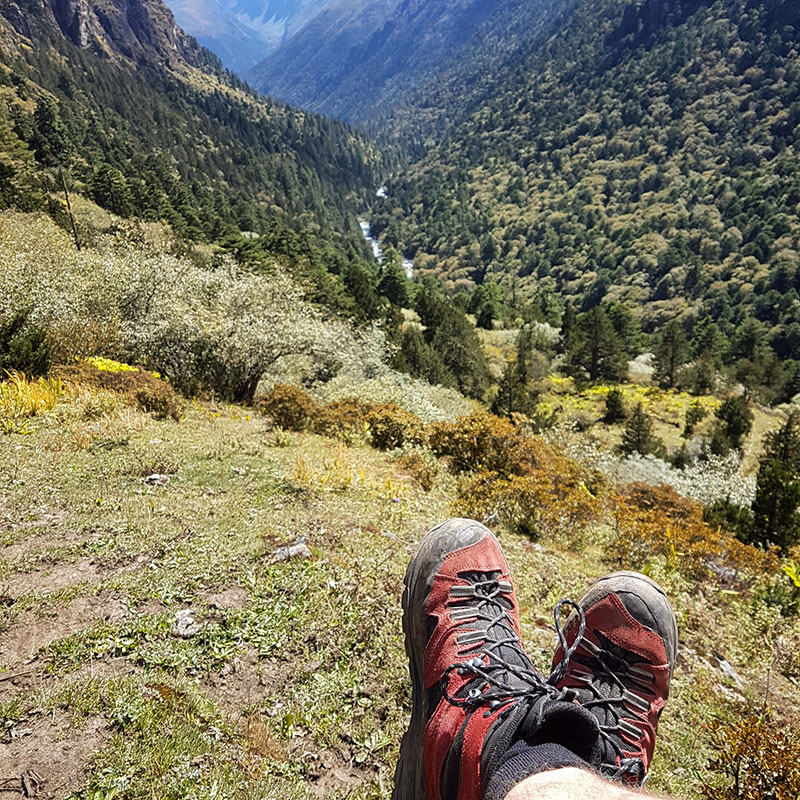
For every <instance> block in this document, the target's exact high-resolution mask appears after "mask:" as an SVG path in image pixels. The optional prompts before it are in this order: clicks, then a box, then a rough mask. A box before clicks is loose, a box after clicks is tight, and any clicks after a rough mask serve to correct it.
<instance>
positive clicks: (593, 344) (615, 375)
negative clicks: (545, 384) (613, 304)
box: [567, 306, 628, 381]
mask: <svg viewBox="0 0 800 800" xmlns="http://www.w3.org/2000/svg"><path fill="white" fill-rule="evenodd" d="M571 338H572V347H571V349H570V350H569V352H568V353H567V363H568V368H569V369H570V371H571V372H572V374H573V375H575V376H576V377H581V376H583V375H584V374H587V373H588V376H589V380H591V381H596V380H607V381H622V380H624V379H625V378H626V377H627V372H628V362H627V357H626V354H625V350H624V348H623V346H622V342H621V341H620V338H619V335H618V334H617V332H616V331H615V330H614V327H613V325H612V324H611V320H610V319H609V318H608V314H607V313H606V311H605V309H604V308H603V307H602V306H595V307H594V308H593V309H592V310H591V311H588V312H587V313H585V314H581V316H580V317H578V322H577V330H576V333H575V335H574V337H571Z"/></svg>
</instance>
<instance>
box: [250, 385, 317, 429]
mask: <svg viewBox="0 0 800 800" xmlns="http://www.w3.org/2000/svg"><path fill="white" fill-rule="evenodd" d="M255 405H256V407H257V408H258V410H259V411H261V413H262V414H266V415H267V416H268V417H271V418H272V420H273V422H274V423H275V424H276V425H278V426H280V427H281V428H285V429H286V430H289V431H303V430H305V429H306V425H307V424H308V421H309V419H310V417H311V415H312V414H313V413H314V412H315V411H316V409H317V406H316V403H315V402H314V401H313V400H312V399H311V397H310V396H309V395H308V394H307V393H306V392H304V391H303V390H302V389H301V388H300V387H298V386H289V385H288V384H285V383H278V384H276V385H275V386H273V387H272V388H271V389H270V390H269V392H267V394H265V395H264V396H263V397H260V398H257V399H256V401H255Z"/></svg>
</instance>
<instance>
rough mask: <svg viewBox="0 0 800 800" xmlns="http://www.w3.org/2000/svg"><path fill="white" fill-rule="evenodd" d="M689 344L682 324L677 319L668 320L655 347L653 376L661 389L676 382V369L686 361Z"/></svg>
mask: <svg viewBox="0 0 800 800" xmlns="http://www.w3.org/2000/svg"><path fill="white" fill-rule="evenodd" d="M688 355H689V345H688V343H687V341H686V334H685V333H684V332H683V326H682V325H681V324H680V322H678V320H672V321H670V322H669V323H668V324H667V326H666V327H665V328H664V330H663V331H662V333H661V337H660V338H659V342H658V346H657V347H656V352H655V359H654V366H655V372H654V377H655V379H656V380H657V381H658V385H659V386H661V388H662V389H669V388H671V387H673V386H675V385H676V384H677V381H678V370H679V369H680V368H681V367H682V366H683V365H684V364H685V363H686V359H687V357H688Z"/></svg>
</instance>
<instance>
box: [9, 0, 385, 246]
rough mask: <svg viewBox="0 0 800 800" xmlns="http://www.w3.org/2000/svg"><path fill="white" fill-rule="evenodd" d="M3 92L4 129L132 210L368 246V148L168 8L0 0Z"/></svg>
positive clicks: (118, 208)
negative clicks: (245, 81) (231, 68)
mask: <svg viewBox="0 0 800 800" xmlns="http://www.w3.org/2000/svg"><path fill="white" fill-rule="evenodd" d="M0 98H2V103H0V128H2V127H3V123H4V122H5V124H6V126H8V125H9V124H10V125H11V126H12V128H13V131H12V133H11V134H9V135H13V136H14V137H16V139H17V140H20V141H21V142H23V143H28V145H29V146H30V147H31V149H33V150H34V152H35V155H36V158H37V160H38V161H39V162H40V163H41V164H43V165H45V166H58V165H59V164H63V165H66V166H69V167H70V171H71V174H72V176H73V177H74V178H75V180H76V181H77V184H78V188H80V189H83V190H85V191H86V193H87V194H89V195H90V196H91V197H93V199H95V200H96V201H97V202H99V203H101V205H104V206H105V207H106V208H109V209H110V210H112V211H115V212H116V213H118V214H121V215H123V216H128V215H131V214H134V215H136V216H139V217H143V218H145V219H160V218H166V219H168V220H169V221H170V222H171V223H172V224H173V225H174V226H175V227H176V228H177V229H178V230H179V231H181V232H184V233H186V234H187V235H190V236H195V237H204V236H205V237H209V238H214V239H218V238H219V237H220V236H221V235H223V234H224V233H225V231H226V230H228V229H232V230H237V229H245V230H256V231H261V230H264V229H265V228H266V227H269V226H272V225H273V224H274V223H276V222H279V223H281V224H288V225H290V226H292V227H295V228H309V227H312V228H314V229H315V230H322V231H323V232H324V233H325V234H326V235H332V232H333V231H336V232H337V235H339V236H341V235H342V234H344V236H345V237H349V236H352V240H353V241H360V238H359V237H360V232H359V229H358V226H357V223H356V218H355V209H356V205H357V204H359V203H361V202H362V201H361V198H362V197H363V196H364V193H365V190H366V187H368V186H371V185H374V180H375V177H374V174H373V167H372V158H371V156H370V155H369V153H368V149H367V147H366V145H365V143H364V141H362V140H361V139H359V138H357V137H355V136H354V135H353V134H352V133H351V132H349V131H348V130H347V129H346V128H345V127H344V126H343V125H342V124H340V123H337V122H332V121H329V120H325V119H322V118H320V117H318V116H315V115H313V114H308V113H303V112H298V111H295V110H293V109H291V108H288V107H286V106H284V105H282V104H280V103H276V102H273V101H270V100H267V99H265V98H262V97H259V96H258V95H256V94H255V93H253V92H251V91H249V90H248V89H246V87H243V86H242V85H241V84H240V83H239V82H238V81H237V80H236V79H235V78H234V77H233V76H232V75H231V74H230V73H226V72H225V71H224V70H223V69H222V67H221V65H220V63H219V61H218V60H217V59H216V58H215V57H214V56H213V55H212V54H211V53H209V52H208V51H206V50H204V49H203V48H201V47H199V46H198V45H197V43H196V42H195V41H194V40H193V39H192V38H191V37H189V36H187V35H186V34H184V33H183V32H182V31H181V30H180V29H179V28H178V27H177V26H176V25H175V22H174V19H173V17H172V14H171V13H170V11H169V10H168V9H167V8H166V6H164V5H163V4H162V3H161V2H160V0H116V2H114V3H108V2H103V3H100V2H89V0H77V2H76V0H50V2H42V0H19V2H14V1H13V0H0ZM6 109H7V111H6ZM6 120H7V121H6ZM4 149H5V148H4ZM18 161H19V163H20V164H22V163H23V161H24V158H22V157H20V158H19V159H18ZM12 170H13V165H12ZM23 171H24V170H23V169H22V167H20V169H19V173H20V174H22V173H23ZM12 176H13V171H12ZM45 188H46V187H45ZM12 199H13V198H12Z"/></svg>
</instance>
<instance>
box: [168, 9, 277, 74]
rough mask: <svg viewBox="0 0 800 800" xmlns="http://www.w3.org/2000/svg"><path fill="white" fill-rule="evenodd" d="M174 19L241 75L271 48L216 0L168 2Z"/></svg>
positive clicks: (261, 37)
mask: <svg viewBox="0 0 800 800" xmlns="http://www.w3.org/2000/svg"><path fill="white" fill-rule="evenodd" d="M168 5H169V7H170V9H171V10H172V12H173V14H175V20H176V21H177V23H178V24H179V25H180V26H181V28H183V30H185V31H188V32H189V33H191V34H192V36H194V37H195V39H197V41H198V42H199V43H200V44H201V45H203V47H206V48H208V49H209V50H211V52H212V53H214V54H215V55H216V56H218V57H219V59H220V61H222V63H223V64H224V65H225V66H226V67H227V68H228V69H231V70H233V71H234V72H237V73H239V74H242V73H243V72H245V71H246V70H248V69H249V68H250V67H252V66H254V65H255V64H256V63H258V62H259V61H261V60H262V59H263V58H264V55H265V54H266V53H267V52H268V50H269V48H270V45H269V44H268V43H267V41H266V39H265V38H264V37H263V36H261V35H260V34H259V33H258V32H256V31H255V30H254V29H253V28H250V27H248V26H247V25H244V24H242V23H241V22H239V20H238V19H237V18H236V17H235V16H234V14H233V13H232V12H231V11H230V10H229V9H228V8H227V7H225V6H224V5H222V3H221V2H218V0H169V4H168Z"/></svg>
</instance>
